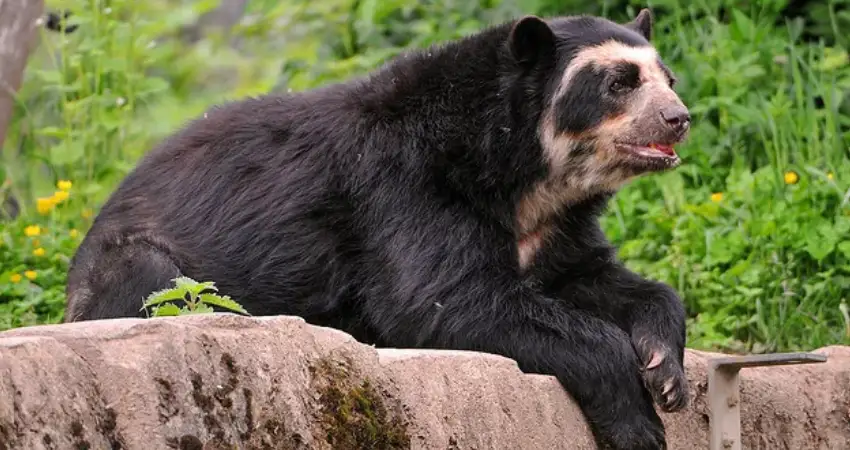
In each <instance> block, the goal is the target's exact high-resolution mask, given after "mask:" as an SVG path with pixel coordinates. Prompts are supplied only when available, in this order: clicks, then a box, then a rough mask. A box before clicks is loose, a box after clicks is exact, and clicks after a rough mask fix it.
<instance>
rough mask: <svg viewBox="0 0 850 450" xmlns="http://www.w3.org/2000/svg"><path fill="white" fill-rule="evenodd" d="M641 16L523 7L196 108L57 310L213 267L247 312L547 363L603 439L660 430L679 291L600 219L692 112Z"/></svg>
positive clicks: (644, 439) (672, 404) (656, 443)
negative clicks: (263, 92)
mask: <svg viewBox="0 0 850 450" xmlns="http://www.w3.org/2000/svg"><path fill="white" fill-rule="evenodd" d="M651 33H652V17H651V15H650V12H649V11H648V10H642V11H641V12H640V14H639V15H638V16H637V17H635V18H634V19H633V20H632V21H631V22H628V23H625V24H619V23H615V22H613V21H609V20H607V19H605V18H601V17H594V16H565V17H555V18H546V19H543V18H538V17H535V16H526V17H522V18H520V19H518V20H514V21H511V22H509V23H504V24H501V25H494V26H491V27H489V28H487V29H485V30H483V31H480V32H478V33H476V34H473V35H471V36H468V37H465V38H462V39H458V40H455V41H453V42H448V43H445V44H442V45H440V46H435V47H432V48H428V49H425V50H420V51H414V52H411V53H408V54H405V55H402V56H399V57H397V58H395V59H394V60H392V61H390V62H388V63H387V64H386V65H384V66H383V67H381V68H380V69H378V70H376V71H374V72H373V73H371V74H369V75H368V76H364V77H361V78H357V79H353V80H350V81H347V82H344V83H339V84H333V85H326V86H324V87H322V88H319V89H315V90H311V91H307V92H300V93H293V94H282V95H268V96H264V97H261V98H253V99H245V100H241V101H236V102H231V103H227V104H225V105H222V106H219V107H217V108H213V109H211V110H210V111H208V113H207V114H204V116H203V117H202V118H198V119H196V120H194V121H193V122H191V123H190V124H188V125H187V126H185V127H184V128H182V129H181V130H180V131H179V132H176V133H175V134H174V135H172V136H170V137H169V138H168V139H166V140H165V141H164V142H163V143H162V144H161V145H160V146H159V147H158V148H156V149H154V150H153V151H152V152H150V153H149V154H148V155H146V156H145V157H144V158H143V159H142V160H141V161H140V162H139V164H138V165H137V167H136V168H135V169H134V171H133V172H132V173H130V174H129V175H128V176H127V177H126V179H125V180H123V181H122V183H121V184H120V186H119V187H118V188H117V190H116V191H115V192H114V193H113V195H112V196H111V198H110V199H109V200H108V201H107V202H106V203H105V205H104V206H103V208H102V210H101V211H100V213H99V214H98V216H97V218H96V220H95V221H94V223H93V224H92V227H91V229H90V231H89V232H88V233H87V235H86V237H85V239H84V240H83V242H82V243H81V245H80V247H79V249H78V252H77V253H76V255H75V256H74V258H73V261H72V267H71V269H70V273H69V278H68V286H67V298H68V306H67V311H66V318H65V320H66V321H68V322H70V321H81V320H91V319H105V318H115V317H125V316H138V315H140V314H144V313H140V309H141V306H142V302H143V299H144V298H145V297H146V296H147V295H148V294H149V293H151V292H152V291H155V290H158V289H163V288H167V287H169V286H171V280H172V279H173V278H175V277H178V276H188V277H191V278H193V279H196V280H210V281H214V282H215V283H216V284H217V286H218V287H219V288H220V291H221V292H222V293H224V294H228V295H230V296H232V297H233V298H234V299H236V300H237V301H239V302H241V303H242V304H243V305H244V306H245V308H246V309H247V310H248V311H249V312H250V313H251V314H253V315H277V314H285V315H297V316H301V317H303V318H304V319H305V320H307V321H308V322H309V323H312V324H316V325H321V326H329V327H335V328H338V329H341V330H344V331H346V332H348V333H350V334H351V335H353V336H354V337H355V338H357V339H359V340H361V341H363V342H369V343H374V344H376V345H378V346H392V347H419V348H423V347H427V348H443V349H460V350H473V351H480V352H489V353H495V354H500V355H504V356H507V357H509V358H512V359H514V360H516V361H517V362H518V363H519V366H520V368H521V369H522V370H524V371H526V372H534V373H543V374H551V375H554V376H556V377H557V379H558V380H560V382H561V383H562V385H563V386H564V387H565V389H566V390H567V391H568V392H569V393H570V394H571V395H572V396H573V397H574V398H575V400H576V402H577V403H578V405H579V406H580V407H581V409H582V411H583V413H584V415H585V417H586V418H587V420H588V423H589V425H590V427H591V429H592V431H593V433H594V436H595V437H596V439H597V441H598V443H599V446H600V447H602V448H613V449H658V448H666V444H665V432H664V427H663V423H662V421H661V419H660V417H659V415H658V414H657V412H656V410H655V407H654V404H653V400H654V402H656V403H657V404H658V405H659V406H660V408H661V409H662V410H664V411H677V410H680V409H682V408H683V407H684V406H685V405H686V404H687V403H688V391H687V383H686V379H685V373H684V369H683V358H684V346H685V312H684V307H683V304H682V302H681V300H680V298H679V296H678V295H677V293H676V292H675V291H674V290H673V289H672V288H670V287H668V286H667V285H664V284H662V283H659V282H656V281H651V280H647V279H644V278H642V277H640V276H639V275H637V274H636V273H633V272H632V271H630V270H628V269H627V268H625V267H624V265H623V264H622V263H621V262H619V261H618V260H617V259H616V255H615V250H614V248H613V246H612V245H611V244H610V243H609V242H608V241H607V240H606V238H605V236H604V234H603V232H602V230H601V228H600V225H599V221H598V217H599V215H600V214H601V213H602V212H603V209H604V207H605V205H606V202H607V201H608V200H609V199H610V198H611V196H612V195H614V193H615V192H616V191H617V189H618V188H619V187H621V186H622V185H623V184H624V183H626V182H627V181H629V180H631V179H633V178H635V177H637V176H640V175H645V174H650V173H656V172H659V171H663V170H669V169H672V168H674V167H676V166H678V165H679V164H680V159H679V157H678V155H677V154H676V152H675V151H674V149H673V146H674V145H675V144H677V143H679V142H681V141H682V140H684V139H685V137H686V135H687V134H688V129H689V124H690V116H689V112H688V109H687V107H686V106H685V105H684V104H683V102H682V101H681V100H680V98H679V96H678V95H677V94H676V93H675V91H674V90H673V85H674V82H675V78H674V75H673V73H672V72H671V70H670V69H669V68H668V67H667V66H666V65H665V64H664V63H663V62H662V59H661V58H660V56H659V55H658V53H657V51H656V49H655V48H654V46H653V45H652V44H651V43H650V41H651Z"/></svg>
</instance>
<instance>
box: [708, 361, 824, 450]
mask: <svg viewBox="0 0 850 450" xmlns="http://www.w3.org/2000/svg"><path fill="white" fill-rule="evenodd" d="M822 362H826V355H819V354H816V353H774V354H766V355H747V356H726V357H722V358H712V359H710V360H709V362H708V407H709V411H710V414H711V416H710V421H709V449H710V450H741V397H740V395H741V394H740V392H739V390H738V387H739V384H740V376H739V372H740V370H741V369H743V368H745V367H760V366H786V365H792V364H811V363H822Z"/></svg>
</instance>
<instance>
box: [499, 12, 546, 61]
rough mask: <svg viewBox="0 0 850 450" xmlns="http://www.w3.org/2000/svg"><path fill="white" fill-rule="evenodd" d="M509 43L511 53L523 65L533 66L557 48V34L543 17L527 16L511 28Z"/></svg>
mask: <svg viewBox="0 0 850 450" xmlns="http://www.w3.org/2000/svg"><path fill="white" fill-rule="evenodd" d="M508 45H509V46H510V49H511V55H512V56H513V57H514V60H516V61H517V62H518V63H519V64H521V65H523V66H533V65H534V64H537V62H539V61H540V59H541V58H546V57H549V56H550V55H551V54H552V52H553V51H554V49H555V34H554V33H552V29H551V28H549V25H547V24H546V22H544V21H543V19H541V18H539V17H537V16H525V17H523V18H521V19H519V20H518V21H517V22H516V23H515V24H514V26H513V28H512V29H511V34H510V37H509V38H508Z"/></svg>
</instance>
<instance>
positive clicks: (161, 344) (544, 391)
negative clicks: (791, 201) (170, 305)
mask: <svg viewBox="0 0 850 450" xmlns="http://www.w3.org/2000/svg"><path fill="white" fill-rule="evenodd" d="M817 352H819V353H824V354H827V355H829V361H828V362H827V363H825V364H816V365H807V366H786V367H774V368H756V369H746V370H745V371H743V372H742V383H741V394H742V401H743V407H742V416H743V417H742V422H743V423H742V427H743V434H744V448H745V449H799V450H803V449H819V450H820V449H848V448H850V348H848V347H839V346H834V347H826V348H823V349H820V350H817ZM711 356H713V355H712V354H710V353H705V352H698V351H690V350H689V351H688V353H687V355H686V366H687V371H688V377H689V380H690V386H691V390H692V396H693V401H692V403H691V406H690V407H689V408H688V409H687V410H686V411H684V412H681V413H676V414H665V415H663V417H664V420H665V423H666V425H667V433H668V441H669V444H670V448H671V449H691V448H693V449H706V448H708V410H707V405H706V391H707V384H706V361H707V358H709V357H711ZM0 398H2V399H4V400H5V401H3V402H0V450H5V449H26V450H40V449H45V450H49V449H57V450H59V449H144V450H148V449H164V450H167V449H187V450H188V449H192V450H195V449H198V450H200V449H234V448H238V449H286V450H289V449H334V450H348V449H352V450H353V449H367V448H371V449H400V448H414V449H441V450H442V449H453V450H454V449H457V450H460V449H477V450H484V449H576V450H585V449H587V450H591V449H595V446H594V445H593V443H592V440H591V437H590V433H589V432H588V430H587V427H586V423H585V421H584V418H583V417H582V415H581V413H580V412H579V410H578V408H577V407H576V406H575V404H574V403H573V402H572V400H571V399H570V397H569V396H568V395H567V394H566V393H565V392H564V391H563V389H561V387H560V386H559V385H558V383H557V381H556V380H555V379H554V378H552V377H548V376H542V375H532V374H523V373H522V372H520V370H519V369H518V368H517V365H516V364H515V363H514V362H513V361H512V360H510V359H507V358H502V357H499V356H494V355H487V354H481V353H473V352H457V351H435V350H405V349H380V350H379V349H375V348H373V347H370V346H367V345H363V344H360V343H358V342H356V341H355V340H354V339H353V338H351V337H350V336H349V335H347V334H345V333H342V332H339V331H336V330H332V329H329V328H321V327H315V326H310V325H308V324H306V323H305V322H304V321H303V320H301V319H299V318H295V317H267V318H248V317H240V316H235V315H229V314H216V315H198V316H188V317H180V318H158V319H146V320H141V319H118V320H107V321H97V322H83V323H75V324H64V325H52V326H40V327H30V328H22V329H16V330H11V331H7V332H4V333H0Z"/></svg>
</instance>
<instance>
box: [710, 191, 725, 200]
mask: <svg viewBox="0 0 850 450" xmlns="http://www.w3.org/2000/svg"><path fill="white" fill-rule="evenodd" d="M721 200H723V193H722V192H715V193H713V194H711V201H713V202H714V203H720V201H721Z"/></svg>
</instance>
